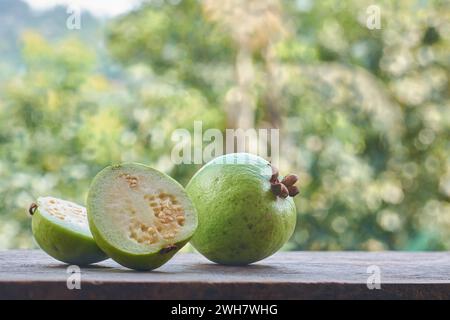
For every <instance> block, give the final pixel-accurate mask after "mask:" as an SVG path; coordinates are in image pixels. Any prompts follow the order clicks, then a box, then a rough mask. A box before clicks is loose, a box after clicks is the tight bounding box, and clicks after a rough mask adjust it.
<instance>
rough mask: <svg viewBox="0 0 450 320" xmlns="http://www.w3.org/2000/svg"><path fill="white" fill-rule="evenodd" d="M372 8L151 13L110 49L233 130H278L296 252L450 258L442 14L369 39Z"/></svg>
mask: <svg viewBox="0 0 450 320" xmlns="http://www.w3.org/2000/svg"><path fill="white" fill-rule="evenodd" d="M371 4H372V3H370V2H369V1H347V2H345V3H342V2H341V3H338V4H337V3H336V2H335V1H321V2H312V1H296V2H295V1H293V2H289V1H275V0H266V1H245V2H242V1H232V0H230V1H221V2H218V1H204V2H203V3H202V4H199V3H198V2H197V1H181V2H180V3H178V4H175V5H174V4H172V3H170V2H157V3H156V2H151V3H150V4H149V5H147V6H145V7H143V8H141V9H140V10H139V11H137V12H134V13H132V14H130V15H128V16H125V17H123V18H121V19H119V20H118V21H116V22H115V23H113V24H112V26H111V28H110V34H109V46H110V48H111V51H112V53H113V55H114V56H116V57H117V58H118V59H119V60H120V61H122V62H123V63H125V64H132V63H135V62H136V61H139V62H140V63H144V64H147V65H149V66H150V67H151V68H152V69H153V70H155V71H156V72H158V73H159V74H161V75H164V76H166V75H171V76H173V77H176V78H177V79H179V80H180V81H182V82H183V83H184V84H185V85H187V86H192V87H195V88H196V89H198V90H199V91H200V92H202V93H203V94H204V95H205V96H207V97H214V99H212V100H211V102H212V103H213V105H219V106H221V110H222V112H223V113H224V114H225V118H226V119H227V120H228V121H227V125H228V126H230V127H244V128H245V127H271V126H274V127H279V128H280V129H281V131H282V135H283V147H282V151H283V155H284V157H283V159H282V160H283V165H282V166H281V167H282V168H285V169H286V170H287V171H296V172H299V173H300V176H301V183H302V189H303V197H300V198H299V200H297V201H298V203H297V205H298V208H299V224H298V228H297V231H296V234H295V236H294V239H293V241H292V242H291V244H290V248H297V249H308V248H309V249H369V250H376V249H431V248H433V249H443V248H449V245H450V241H449V240H450V205H449V196H450V192H449V191H450V190H449V183H450V182H449V172H450V168H449V162H448V161H449V160H448V159H449V156H448V155H449V145H448V137H449V110H450V108H449V99H448V98H449V97H448V95H449V93H448V88H449V65H448V64H449V61H450V59H448V52H449V40H450V39H449V34H448V22H447V21H449V19H448V18H449V17H448V14H449V10H448V4H445V3H444V2H440V1H432V2H429V3H423V2H416V1H404V2H401V3H400V4H395V3H391V2H388V1H386V2H382V3H380V6H381V13H382V28H381V29H380V30H370V29H368V28H367V27H366V21H367V13H366V10H367V8H368V7H369V5H371ZM161 21H164V24H161V23H160V22H161ZM162 25H164V26H162ZM221 47H222V49H220V48H221ZM212 48H214V49H212ZM125 53H126V54H125ZM211 61H214V63H213V64H212V63H211ZM161 66H164V67H163V68H161ZM186 70H189V71H188V72H187V73H188V74H189V75H195V81H192V80H193V79H189V78H188V77H186V73H185V71H186ZM204 70H208V71H209V72H204ZM216 88H217V89H218V88H220V89H219V90H216Z"/></svg>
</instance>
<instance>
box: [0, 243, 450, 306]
mask: <svg viewBox="0 0 450 320" xmlns="http://www.w3.org/2000/svg"><path fill="white" fill-rule="evenodd" d="M371 266H372V267H371ZM377 271H379V272H380V273H379V275H380V279H381V289H379V290H378V289H372V290H369V289H368V287H367V280H368V278H369V277H370V276H371V275H372V277H373V274H374V272H375V273H376V272H377ZM375 276H376V275H375ZM68 277H69V274H68V273H67V265H65V264H62V263H59V262H58V261H56V260H54V259H52V258H50V257H49V256H47V255H46V254H45V253H43V252H42V251H38V250H33V251H29V250H9V251H0V298H1V299H450V253H449V252H420V253H408V252H376V253H374V252H284V253H278V254H275V255H274V256H272V257H270V258H268V259H265V260H263V261H260V262H258V263H255V264H253V265H250V266H246V267H230V266H221V265H217V264H213V263H211V262H209V261H207V260H206V259H205V258H203V257H202V256H200V255H199V254H193V253H179V254H177V255H176V256H175V257H174V258H173V259H172V260H171V261H169V262H168V263H167V264H165V265H164V266H162V267H160V268H159V269H157V270H155V271H151V272H136V271H132V270H128V269H126V268H123V267H121V266H119V265H118V264H116V263H115V262H114V261H111V260H106V261H104V262H100V263H98V264H95V265H92V266H90V267H84V268H81V275H80V277H81V282H80V283H81V289H79V290H78V289H72V290H69V289H68V288H67V279H68Z"/></svg>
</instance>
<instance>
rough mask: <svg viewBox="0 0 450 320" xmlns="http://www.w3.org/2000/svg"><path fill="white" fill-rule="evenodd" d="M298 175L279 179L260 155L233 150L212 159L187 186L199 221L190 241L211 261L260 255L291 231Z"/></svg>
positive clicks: (267, 253)
mask: <svg viewBox="0 0 450 320" xmlns="http://www.w3.org/2000/svg"><path fill="white" fill-rule="evenodd" d="M296 181H297V176H295V175H289V176H286V177H285V178H283V179H281V181H280V180H279V177H278V171H277V170H276V169H275V168H274V167H273V166H272V165H271V164H270V163H269V162H268V161H266V160H264V159H263V158H261V157H258V156H255V155H251V154H247V153H236V154H228V155H225V156H221V157H218V158H216V159H213V160H212V161H210V162H209V163H207V164H206V165H205V166H203V167H202V168H201V169H200V170H199V171H198V172H197V173H196V174H195V175H194V176H193V177H192V179H191V181H190V182H189V184H188V185H187V187H186V191H187V192H188V194H189V196H190V198H191V200H192V201H193V202H194V205H195V206H196V208H197V212H198V220H199V227H198V229H197V231H196V233H195V235H194V237H193V238H192V240H191V243H192V245H193V246H194V247H195V248H196V249H197V250H198V251H199V252H200V253H201V254H203V255H204V256H205V257H206V258H208V259H209V260H211V261H213V262H217V263H221V264H229V265H245V264H250V263H252V262H256V261H258V260H261V259H264V258H266V257H268V256H270V255H272V254H273V253H275V252H276V251H277V250H279V249H280V248H281V247H282V246H283V244H285V243H286V241H288V239H289V238H290V237H291V235H292V233H293V231H294V228H295V224H296V208H295V203H294V201H293V199H292V197H293V196H295V195H296V194H297V193H298V189H297V187H295V186H294V184H295V183H296Z"/></svg>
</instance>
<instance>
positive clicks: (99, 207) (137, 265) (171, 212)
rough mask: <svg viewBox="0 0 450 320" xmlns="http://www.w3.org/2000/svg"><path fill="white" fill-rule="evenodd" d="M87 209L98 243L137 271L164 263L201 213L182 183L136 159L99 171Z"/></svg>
mask: <svg viewBox="0 0 450 320" xmlns="http://www.w3.org/2000/svg"><path fill="white" fill-rule="evenodd" d="M87 211H88V220H89V226H90V228H91V230H92V234H93V235H94V238H95V240H96V242H97V244H98V245H99V247H100V248H101V249H102V250H103V251H105V252H106V253H107V254H108V255H109V256H110V257H111V258H112V259H114V260H115V261H116V262H118V263H119V264H121V265H123V266H125V267H128V268H131V269H136V270H152V269H155V268H158V267H159V266H161V265H163V264H164V263H165V262H167V261H168V260H169V259H170V258H171V257H172V256H173V255H174V254H175V253H176V252H177V251H178V250H180V249H181V248H182V247H183V246H184V245H185V244H186V243H187V242H188V241H189V239H190V238H191V237H192V235H193V234H194V231H195V229H196V228H197V213H196V211H195V208H194V206H193V204H192V202H191V200H190V199H189V197H188V196H187V194H186V192H185V190H184V189H183V187H182V186H181V185H180V184H179V183H178V182H176V181H175V180H174V179H172V178H171V177H169V176H167V175H166V174H164V173H162V172H159V171H157V170H155V169H153V168H150V167H148V166H145V165H142V164H137V163H129V164H121V165H115V166H109V167H106V168H105V169H103V170H102V171H101V172H99V173H98V174H97V176H96V177H95V179H94V181H93V182H92V185H91V187H90V190H89V194H88V200H87Z"/></svg>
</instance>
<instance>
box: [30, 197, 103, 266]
mask: <svg viewBox="0 0 450 320" xmlns="http://www.w3.org/2000/svg"><path fill="white" fill-rule="evenodd" d="M30 214H31V215H32V223H31V227H32V232H33V236H34V238H35V239H36V242H37V243H38V245H39V246H40V247H41V249H42V250H44V251H45V252H46V253H48V254H49V255H50V256H52V257H53V258H55V259H57V260H59V261H62V262H65V263H68V264H76V265H88V264H91V263H95V262H99V261H102V260H105V259H106V258H107V256H106V254H105V253H104V252H103V251H101V250H100V248H99V247H98V246H97V244H96V243H95V241H94V238H93V237H92V234H91V232H90V231H89V225H88V220H87V215H86V209H85V208H84V207H82V206H80V205H77V204H75V203H73V202H70V201H65V200H61V199H57V198H53V197H41V198H38V199H37V203H33V204H32V205H31V207H30Z"/></svg>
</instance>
